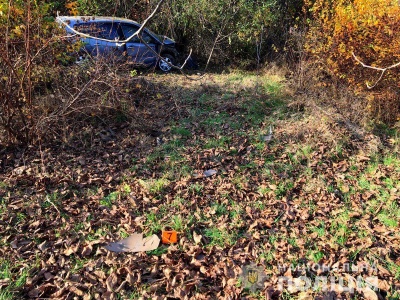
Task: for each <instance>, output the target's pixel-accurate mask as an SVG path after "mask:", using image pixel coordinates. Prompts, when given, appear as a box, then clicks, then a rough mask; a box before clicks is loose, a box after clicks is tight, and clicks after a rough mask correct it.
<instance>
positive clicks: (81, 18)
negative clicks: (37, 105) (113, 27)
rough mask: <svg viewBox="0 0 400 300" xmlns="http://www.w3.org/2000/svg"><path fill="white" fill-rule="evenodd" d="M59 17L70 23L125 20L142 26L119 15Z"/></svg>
mask: <svg viewBox="0 0 400 300" xmlns="http://www.w3.org/2000/svg"><path fill="white" fill-rule="evenodd" d="M57 19H59V20H61V21H63V22H65V23H69V24H72V25H74V24H76V23H80V22H82V23H85V22H89V21H90V22H125V23H130V24H134V25H138V26H140V24H139V23H138V22H135V21H132V20H129V19H125V18H117V17H102V16H58V17H57Z"/></svg>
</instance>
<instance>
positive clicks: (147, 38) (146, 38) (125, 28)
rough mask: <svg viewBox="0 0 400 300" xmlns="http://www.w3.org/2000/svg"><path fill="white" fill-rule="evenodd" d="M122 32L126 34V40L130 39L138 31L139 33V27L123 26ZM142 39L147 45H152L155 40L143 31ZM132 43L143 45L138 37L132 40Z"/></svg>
mask: <svg viewBox="0 0 400 300" xmlns="http://www.w3.org/2000/svg"><path fill="white" fill-rule="evenodd" d="M121 28H122V32H123V33H124V37H125V39H127V38H129V37H130V36H132V35H133V34H134V33H135V32H136V31H138V29H139V27H138V26H135V25H130V24H129V25H128V24H121ZM141 35H142V38H143V40H144V41H145V42H146V43H151V42H153V38H152V37H151V36H150V35H149V34H148V33H147V32H145V31H142V34H141ZM130 42H131V43H141V42H142V41H141V40H140V38H139V37H138V36H135V37H134V38H133V39H132V40H130Z"/></svg>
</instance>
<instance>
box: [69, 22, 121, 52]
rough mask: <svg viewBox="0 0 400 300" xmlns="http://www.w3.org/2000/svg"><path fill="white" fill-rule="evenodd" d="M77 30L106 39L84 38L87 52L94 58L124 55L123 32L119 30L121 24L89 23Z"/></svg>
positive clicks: (78, 27) (79, 26)
mask: <svg viewBox="0 0 400 300" xmlns="http://www.w3.org/2000/svg"><path fill="white" fill-rule="evenodd" d="M74 27H75V28H76V30H78V31H80V32H83V33H86V34H89V35H91V36H93V37H97V38H101V39H106V40H107V41H104V40H98V39H95V38H84V39H82V41H83V42H84V44H85V49H86V51H87V52H88V53H89V54H91V55H94V56H98V55H100V56H104V57H107V58H110V57H115V56H116V57H118V56H121V55H122V52H123V50H124V49H123V47H121V44H120V43H119V40H120V39H121V34H122V32H121V31H120V29H119V22H113V21H110V22H92V23H91V22H88V23H84V24H78V25H76V26H74Z"/></svg>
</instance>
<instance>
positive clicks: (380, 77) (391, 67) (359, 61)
mask: <svg viewBox="0 0 400 300" xmlns="http://www.w3.org/2000/svg"><path fill="white" fill-rule="evenodd" d="M351 54H352V55H353V57H354V59H355V60H356V61H357V62H358V63H360V64H361V65H362V66H363V67H364V68H368V69H372V70H376V71H380V72H381V75H380V76H379V78H378V80H377V81H376V82H375V84H373V85H372V86H371V85H369V84H368V82H367V88H368V89H373V88H374V87H375V86H376V85H377V84H378V83H379V81H381V80H382V78H383V75H384V74H385V72H386V71H387V70H390V69H393V68H396V67H398V66H400V62H398V63H396V64H394V65H391V66H389V67H386V68H379V67H373V66H369V65H366V64H364V63H363V62H362V61H361V60H360V59H359V58H358V57H357V56H356V55H355V54H354V52H351Z"/></svg>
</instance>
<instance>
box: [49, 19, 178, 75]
mask: <svg viewBox="0 0 400 300" xmlns="http://www.w3.org/2000/svg"><path fill="white" fill-rule="evenodd" d="M56 21H57V22H58V23H60V24H61V25H63V26H64V27H65V30H66V31H67V33H68V34H70V35H75V34H76V33H75V32H74V30H75V31H78V32H81V33H84V34H87V35H90V36H91V37H83V36H80V37H79V38H80V40H81V41H82V42H83V45H84V46H83V49H82V50H83V52H84V53H87V54H89V55H92V56H97V55H100V56H102V57H113V58H115V59H117V60H118V59H119V60H125V59H127V60H128V61H130V62H133V63H135V64H139V65H144V66H147V67H149V66H157V67H158V68H159V69H160V70H161V71H163V72H169V71H171V69H172V66H171V64H172V65H175V64H176V62H177V59H178V55H179V54H178V51H177V50H176V43H175V42H174V41H173V40H172V39H170V38H168V37H166V36H161V35H158V34H156V33H154V32H152V31H151V30H149V29H147V28H145V29H144V30H143V31H142V32H141V38H142V40H143V41H145V43H143V42H142V41H141V39H140V38H139V37H138V36H135V37H134V38H133V39H131V40H130V41H129V42H126V43H122V42H121V41H124V40H126V39H128V38H129V37H130V36H132V35H133V34H134V33H135V32H136V31H137V30H138V29H139V27H140V24H139V23H137V22H135V21H132V20H128V19H123V18H114V17H91V16H85V17H83V16H73V17H71V16H59V17H57V19H56ZM66 25H68V26H66ZM72 29H74V30H72ZM78 36H79V35H78ZM92 37H93V38H92ZM160 57H161V58H162V59H160Z"/></svg>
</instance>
